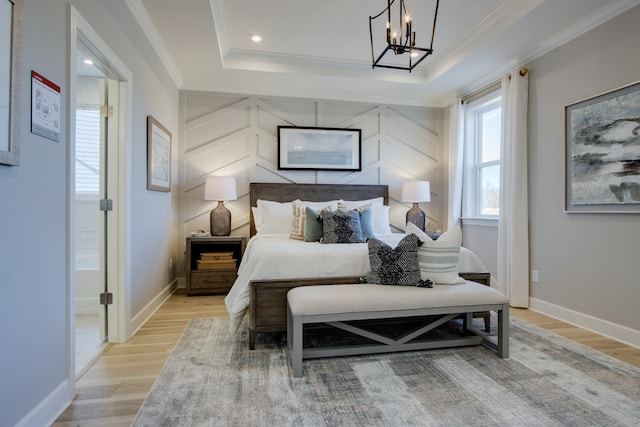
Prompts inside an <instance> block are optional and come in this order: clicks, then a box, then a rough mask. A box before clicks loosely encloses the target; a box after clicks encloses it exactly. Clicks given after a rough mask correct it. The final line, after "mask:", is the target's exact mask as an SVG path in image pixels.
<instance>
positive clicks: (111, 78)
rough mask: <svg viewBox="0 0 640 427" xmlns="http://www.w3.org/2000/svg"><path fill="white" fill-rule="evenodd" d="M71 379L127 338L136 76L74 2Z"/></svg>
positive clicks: (70, 165)
mask: <svg viewBox="0 0 640 427" xmlns="http://www.w3.org/2000/svg"><path fill="white" fill-rule="evenodd" d="M69 11H70V21H71V33H70V49H71V55H70V67H69V69H70V72H69V96H70V97H69V105H70V107H69V135H70V144H69V168H70V173H69V189H70V191H69V196H68V204H69V224H68V230H69V242H70V244H69V247H70V251H69V254H68V257H69V297H70V301H69V313H68V315H69V317H68V322H69V323H68V324H69V349H70V354H69V368H68V369H69V371H68V372H69V377H70V379H71V377H74V375H73V374H74V373H75V378H76V379H77V378H79V377H80V376H81V375H82V374H83V373H84V372H85V371H86V370H87V369H88V368H89V367H90V366H91V365H92V364H93V362H94V361H95V360H97V359H98V358H99V356H100V355H101V353H102V352H103V351H104V349H105V348H106V347H107V346H108V343H110V342H120V340H124V339H126V323H125V321H124V318H123V316H124V313H125V312H126V307H125V305H126V299H125V295H126V287H127V285H126V277H125V260H126V249H123V248H125V246H126V238H125V237H126V236H125V231H126V194H125V193H126V190H125V189H126V173H125V171H126V158H127V156H126V145H127V144H126V141H127V139H128V137H129V134H128V132H127V131H126V129H127V127H126V122H127V121H128V120H130V117H129V115H128V114H127V113H126V112H127V111H129V110H130V108H129V107H130V105H129V102H130V99H131V94H130V85H129V82H130V81H131V73H130V72H129V71H128V70H127V68H126V67H125V66H124V64H123V63H122V62H121V61H120V60H119V59H118V57H117V56H116V55H115V54H114V53H113V51H112V50H111V49H110V48H109V47H108V46H107V44H106V43H105V42H104V41H103V40H102V39H101V38H100V37H99V36H98V34H97V33H96V32H95V31H94V30H93V29H92V28H91V27H90V26H89V24H88V23H87V22H86V21H85V20H84V19H83V18H82V16H80V14H78V12H77V11H76V9H74V8H73V6H69Z"/></svg>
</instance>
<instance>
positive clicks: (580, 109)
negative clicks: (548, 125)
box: [564, 82, 640, 213]
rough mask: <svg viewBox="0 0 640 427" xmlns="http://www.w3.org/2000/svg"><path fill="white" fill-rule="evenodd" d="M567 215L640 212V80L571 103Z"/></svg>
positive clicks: (567, 137) (567, 113)
mask: <svg viewBox="0 0 640 427" xmlns="http://www.w3.org/2000/svg"><path fill="white" fill-rule="evenodd" d="M564 205H565V206H564V209H565V212H567V213H580V212H584V213H640V82H636V83H633V84H630V85H628V86H624V87H622V88H619V89H615V90H613V91H610V92H607V93H604V94H601V95H597V96H594V97H591V98H588V99H585V100H582V101H578V102H575V103H573V104H570V105H567V106H566V107H565V200H564Z"/></svg>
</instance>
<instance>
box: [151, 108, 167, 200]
mask: <svg viewBox="0 0 640 427" xmlns="http://www.w3.org/2000/svg"><path fill="white" fill-rule="evenodd" d="M147 189H149V190H155V191H166V192H170V191H171V132H169V131H168V130H167V128H165V127H164V126H162V125H161V124H160V122H158V121H157V120H156V119H154V118H153V117H152V116H148V117H147Z"/></svg>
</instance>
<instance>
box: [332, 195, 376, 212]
mask: <svg viewBox="0 0 640 427" xmlns="http://www.w3.org/2000/svg"><path fill="white" fill-rule="evenodd" d="M340 204H341V205H344V207H345V209H346V210H351V209H358V208H359V207H360V206H362V205H368V204H371V206H384V197H376V198H373V199H367V200H340Z"/></svg>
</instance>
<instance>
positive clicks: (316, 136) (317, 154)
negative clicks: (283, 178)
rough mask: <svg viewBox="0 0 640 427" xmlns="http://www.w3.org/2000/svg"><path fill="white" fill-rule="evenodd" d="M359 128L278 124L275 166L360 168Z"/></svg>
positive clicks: (289, 167) (347, 169)
mask: <svg viewBox="0 0 640 427" xmlns="http://www.w3.org/2000/svg"><path fill="white" fill-rule="evenodd" d="M361 147H362V131H361V130H360V129H338V128H318V127H296V126H278V169H281V170H283V169H284V170H286V169H290V170H296V169H298V170H334V171H360V170H362V166H361V159H362V150H361Z"/></svg>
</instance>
